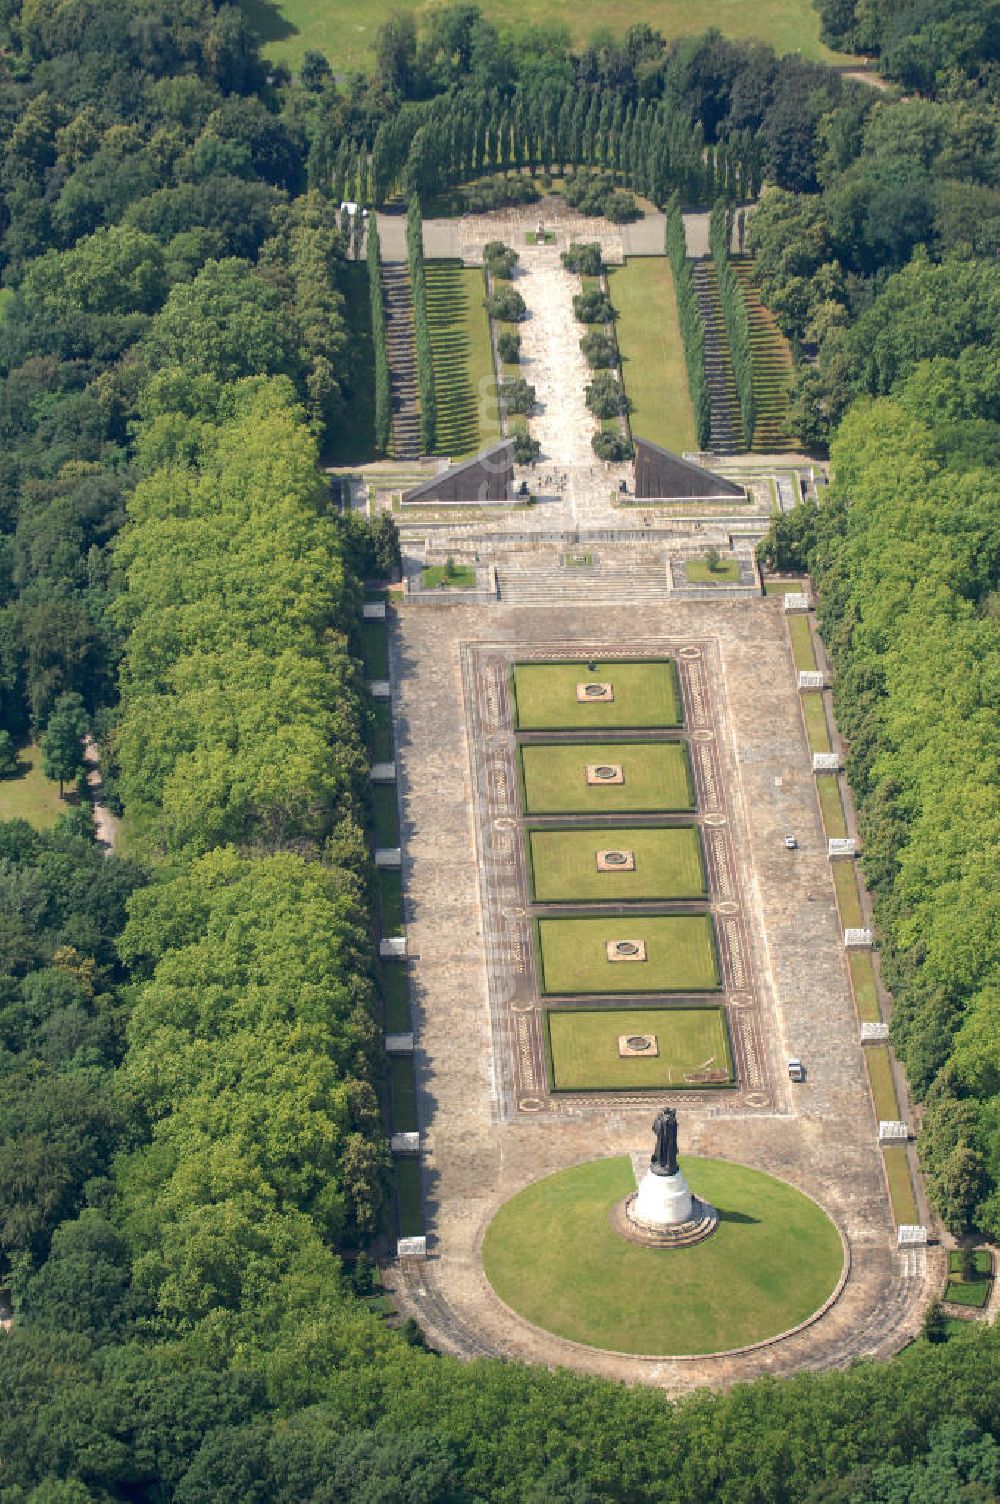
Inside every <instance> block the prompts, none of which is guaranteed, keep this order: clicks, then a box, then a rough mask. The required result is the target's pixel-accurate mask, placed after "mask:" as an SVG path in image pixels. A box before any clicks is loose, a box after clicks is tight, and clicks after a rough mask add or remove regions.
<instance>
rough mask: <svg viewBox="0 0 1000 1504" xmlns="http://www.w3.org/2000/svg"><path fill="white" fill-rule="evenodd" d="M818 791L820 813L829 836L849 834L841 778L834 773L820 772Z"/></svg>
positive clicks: (817, 781) (817, 780)
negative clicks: (841, 795) (842, 797)
mask: <svg viewBox="0 0 1000 1504" xmlns="http://www.w3.org/2000/svg"><path fill="white" fill-rule="evenodd" d="M816 793H817V795H818V797H819V808H820V813H821V814H822V816H823V829H824V830H825V831H826V833H827V836H828V837H838V838H840V837H843V836H846V835H847V820H846V819H845V817H844V803H843V800H842V799H841V797H840V779H839V778H838V777H837V776H836V775H835V774H834V773H820V775H819V777H818V778H817V779H816Z"/></svg>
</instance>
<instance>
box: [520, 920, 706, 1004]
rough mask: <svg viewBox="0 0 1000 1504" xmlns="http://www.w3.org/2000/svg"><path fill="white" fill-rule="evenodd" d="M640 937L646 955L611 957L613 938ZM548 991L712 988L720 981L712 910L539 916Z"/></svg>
mask: <svg viewBox="0 0 1000 1504" xmlns="http://www.w3.org/2000/svg"><path fill="white" fill-rule="evenodd" d="M617 940H641V941H642V942H643V943H644V944H645V946H646V959H645V960H644V961H609V960H608V954H607V946H608V942H609V941H617ZM538 946H539V952H540V955H541V971H542V991H543V992H545V993H606V994H608V995H611V994H614V993H634V992H709V991H714V990H715V989H716V988H717V987H718V986H719V963H718V959H717V956H716V950H715V931H714V929H713V925H712V916H711V915H710V914H628V915H626V916H624V917H619V916H616V915H611V914H609V915H605V916H602V917H601V918H600V919H539V920H538Z"/></svg>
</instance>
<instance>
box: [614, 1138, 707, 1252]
mask: <svg viewBox="0 0 1000 1504" xmlns="http://www.w3.org/2000/svg"><path fill="white" fill-rule="evenodd" d="M634 1162H635V1161H634V1160H633V1163H634ZM718 1225H719V1214H718V1212H717V1211H716V1210H715V1207H714V1206H709V1204H708V1202H707V1201H700V1200H699V1199H698V1197H697V1196H695V1195H693V1194H692V1192H691V1187H690V1186H689V1185H688V1183H687V1181H686V1180H685V1178H684V1173H683V1171H681V1170H678V1171H677V1174H676V1175H654V1173H653V1171H652V1169H651V1168H650V1169H647V1170H646V1173H645V1174H644V1175H643V1176H642V1178H641V1179H640V1180H639V1189H638V1191H635V1192H633V1193H632V1195H630V1196H626V1197H625V1199H624V1201H619V1202H617V1203H616V1204H615V1206H614V1208H613V1209H612V1212H611V1226H612V1227H613V1228H614V1230H615V1232H617V1233H620V1234H621V1236H622V1237H624V1238H628V1239H629V1240H630V1241H631V1242H633V1243H644V1244H646V1245H647V1246H648V1247H651V1248H684V1247H687V1246H688V1245H689V1244H691V1243H700V1242H701V1240H702V1238H707V1237H710V1236H711V1234H712V1233H713V1232H714V1231H715V1229H716V1228H717V1227H718Z"/></svg>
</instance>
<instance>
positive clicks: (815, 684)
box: [799, 668, 826, 689]
mask: <svg viewBox="0 0 1000 1504" xmlns="http://www.w3.org/2000/svg"><path fill="white" fill-rule="evenodd" d="M825 686H826V676H825V675H824V674H822V673H821V672H820V670H819V669H814V668H800V669H799V688H800V689H823V688H825Z"/></svg>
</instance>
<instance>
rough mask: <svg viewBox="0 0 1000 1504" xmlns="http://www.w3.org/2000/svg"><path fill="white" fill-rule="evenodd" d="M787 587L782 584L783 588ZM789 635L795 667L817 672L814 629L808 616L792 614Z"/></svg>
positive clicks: (789, 622)
mask: <svg viewBox="0 0 1000 1504" xmlns="http://www.w3.org/2000/svg"><path fill="white" fill-rule="evenodd" d="M786 588H787V587H785V586H782V590H784V589H786ZM788 635H789V637H790V638H791V639H792V657H793V658H794V660H795V667H796V669H797V670H799V671H800V672H805V673H815V671H816V667H817V664H816V652H815V649H814V648H813V640H812V631H811V630H810V627H809V618H808V616H790V617H789V618H788Z"/></svg>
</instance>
